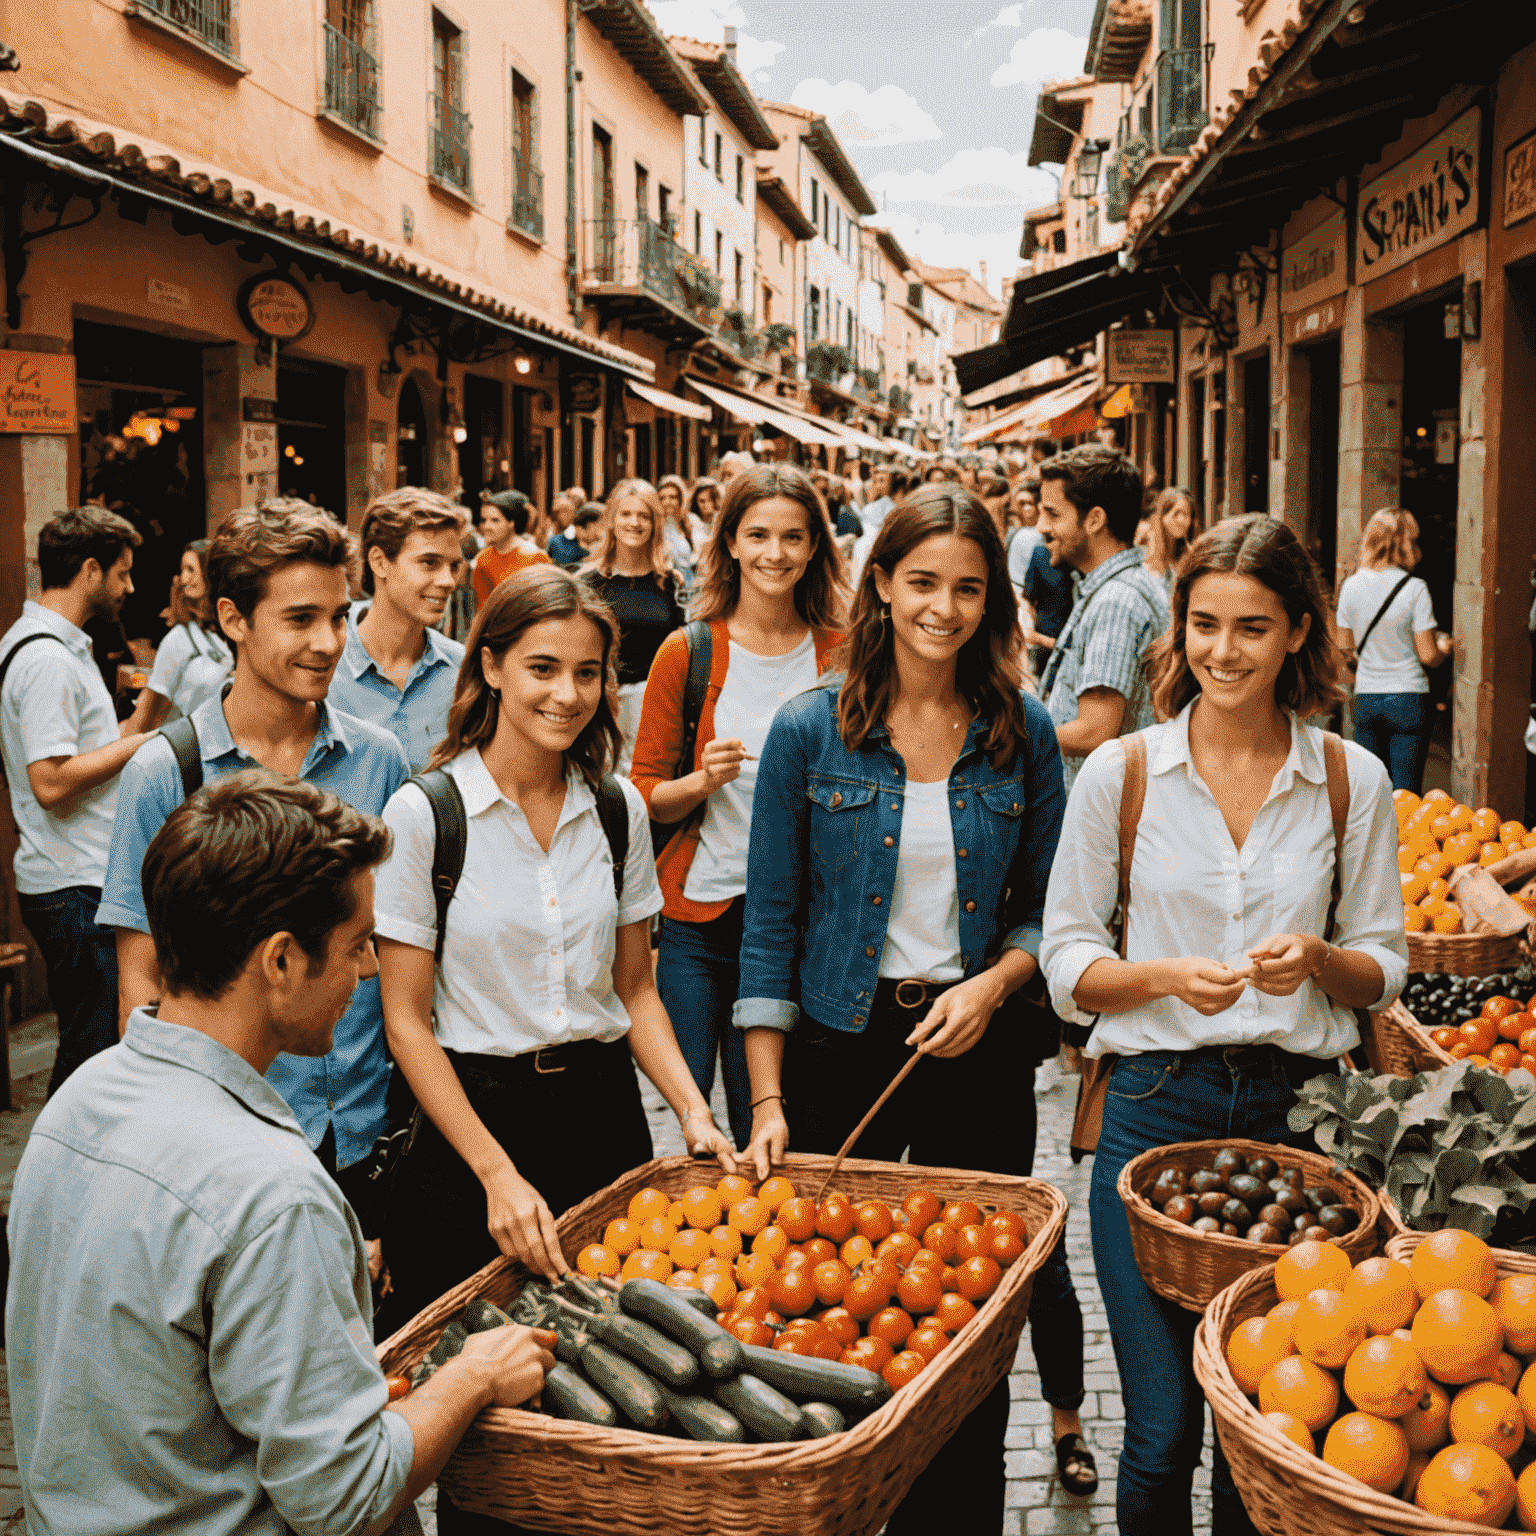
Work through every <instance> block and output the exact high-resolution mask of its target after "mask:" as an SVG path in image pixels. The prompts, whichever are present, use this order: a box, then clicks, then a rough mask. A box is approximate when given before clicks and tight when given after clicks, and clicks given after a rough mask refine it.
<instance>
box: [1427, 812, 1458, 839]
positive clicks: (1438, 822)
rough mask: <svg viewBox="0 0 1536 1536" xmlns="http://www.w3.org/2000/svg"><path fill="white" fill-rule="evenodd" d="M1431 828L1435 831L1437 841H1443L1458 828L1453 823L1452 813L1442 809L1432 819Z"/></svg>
mask: <svg viewBox="0 0 1536 1536" xmlns="http://www.w3.org/2000/svg"><path fill="white" fill-rule="evenodd" d="M1429 830H1430V831H1431V832H1433V833H1434V835H1435V841H1436V842H1437V843H1443V842H1444V841H1445V840H1446V838H1448V837H1449V836H1450V835H1451V833H1452V832H1454V831H1455V830H1456V829H1455V827H1453V826H1452V825H1451V817H1450V813H1449V812H1448V811H1442V812H1441V813H1440V814H1439V815H1438V816H1434V817H1432V818H1431V819H1430V823H1429Z"/></svg>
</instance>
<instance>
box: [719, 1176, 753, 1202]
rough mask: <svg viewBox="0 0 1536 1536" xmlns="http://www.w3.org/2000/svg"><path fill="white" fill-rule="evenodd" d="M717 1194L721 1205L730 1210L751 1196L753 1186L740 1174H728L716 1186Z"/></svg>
mask: <svg viewBox="0 0 1536 1536" xmlns="http://www.w3.org/2000/svg"><path fill="white" fill-rule="evenodd" d="M715 1193H716V1194H718V1195H719V1196H720V1203H721V1204H722V1205H723V1206H724V1207H725V1208H726V1210H730V1208H731V1207H732V1206H733V1205H735V1204H736V1203H737V1201H739V1200H745V1199H747V1198H748V1197H749V1196H750V1195H751V1193H752V1186H751V1185H750V1184H749V1183H748V1182H747V1181H746V1180H745V1179H744V1178H742V1176H741V1175H740V1174H739V1173H728V1174H726V1175H725V1177H724V1178H723V1179H721V1180H720V1182H719V1183H718V1184H716V1185H715Z"/></svg>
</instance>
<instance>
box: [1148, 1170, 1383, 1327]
mask: <svg viewBox="0 0 1536 1536" xmlns="http://www.w3.org/2000/svg"><path fill="white" fill-rule="evenodd" d="M1223 1147H1231V1148H1232V1149H1233V1150H1234V1151H1237V1152H1241V1153H1242V1154H1243V1156H1244V1157H1246V1158H1249V1159H1252V1158H1255V1157H1261V1156H1262V1157H1272V1158H1274V1159H1275V1160H1276V1161H1277V1162H1278V1163H1280V1164H1281V1165H1282V1166H1296V1167H1301V1168H1304V1169H1305V1170H1306V1172H1307V1180H1308V1182H1309V1183H1317V1184H1327V1185H1329V1186H1331V1187H1332V1188H1334V1189H1337V1190H1338V1191H1339V1193H1340V1195H1341V1196H1342V1197H1343V1198H1342V1202H1341V1203H1343V1204H1345V1205H1349V1206H1352V1207H1353V1208H1354V1210H1355V1211H1356V1212H1357V1213H1358V1215H1359V1217H1360V1221H1359V1223H1358V1224H1357V1225H1356V1227H1355V1229H1354V1231H1353V1232H1346V1233H1345V1234H1344V1236H1343V1237H1336V1238H1334V1239H1333V1241H1334V1242H1336V1243H1337V1244H1338V1245H1339V1247H1341V1248H1342V1249H1343V1250H1344V1252H1345V1253H1347V1254H1348V1255H1349V1262H1350V1263H1351V1264H1358V1263H1359V1262H1360V1260H1361V1259H1368V1258H1369V1257H1370V1256H1371V1255H1372V1254H1373V1253H1375V1251H1376V1246H1377V1234H1376V1218H1377V1200H1376V1195H1375V1193H1374V1192H1373V1191H1372V1190H1371V1188H1370V1186H1369V1185H1367V1184H1365V1183H1364V1182H1363V1181H1362V1180H1360V1179H1358V1178H1356V1177H1355V1175H1354V1174H1352V1173H1345V1172H1341V1171H1340V1170H1338V1169H1336V1168H1335V1167H1334V1166H1333V1164H1332V1163H1331V1162H1329V1160H1328V1159H1327V1158H1326V1157H1323V1156H1321V1155H1320V1154H1318V1153H1316V1152H1302V1151H1298V1150H1297V1149H1296V1148H1294V1147H1273V1146H1270V1145H1268V1144H1267V1143H1265V1142H1262V1141H1238V1140H1232V1141H1178V1142H1174V1143H1173V1144H1172V1145H1171V1146H1166V1147H1153V1148H1152V1150H1151V1151H1150V1152H1143V1153H1142V1154H1141V1156H1140V1157H1133V1158H1132V1159H1131V1160H1130V1162H1128V1163H1127V1164H1126V1165H1125V1167H1124V1168H1122V1169H1121V1170H1120V1180H1119V1190H1120V1198H1121V1200H1123V1201H1124V1202H1125V1211H1126V1215H1127V1216H1128V1217H1129V1218H1130V1222H1131V1246H1132V1248H1133V1249H1134V1250H1135V1252H1136V1264H1137V1267H1138V1268H1139V1269H1140V1270H1141V1276H1142V1279H1143V1280H1145V1281H1146V1282H1147V1284H1148V1286H1150V1287H1151V1288H1152V1289H1153V1290H1154V1291H1156V1292H1157V1294H1158V1295H1159V1296H1163V1297H1166V1298H1167V1299H1168V1300H1169V1301H1176V1302H1177V1303H1178V1304H1179V1305H1180V1306H1181V1307H1185V1308H1187V1309H1188V1310H1189V1311H1191V1312H1203V1311H1204V1310H1205V1308H1206V1306H1207V1305H1208V1303H1209V1302H1210V1300H1211V1298H1212V1297H1213V1296H1215V1295H1216V1293H1217V1292H1218V1291H1221V1290H1223V1289H1225V1287H1227V1286H1229V1285H1230V1284H1231V1283H1232V1282H1233V1281H1234V1280H1235V1279H1237V1277H1238V1276H1239V1275H1241V1274H1244V1273H1246V1272H1247V1271H1248V1270H1250V1269H1254V1268H1256V1267H1259V1266H1262V1265H1265V1264H1273V1263H1274V1262H1275V1260H1276V1259H1277V1258H1279V1257H1280V1255H1281V1254H1282V1253H1284V1252H1285V1249H1284V1247H1283V1246H1281V1245H1280V1244H1278V1243H1250V1242H1249V1241H1248V1240H1247V1239H1246V1238H1243V1237H1226V1236H1224V1235H1223V1234H1222V1233H1220V1232H1196V1231H1194V1229H1193V1228H1191V1227H1186V1226H1185V1225H1184V1224H1183V1223H1182V1222H1178V1221H1175V1220H1174V1219H1173V1218H1172V1217H1171V1216H1165V1215H1163V1213H1162V1212H1161V1211H1160V1210H1158V1208H1157V1207H1156V1206H1155V1205H1153V1204H1152V1201H1151V1199H1150V1198H1149V1196H1150V1194H1151V1190H1152V1186H1153V1185H1154V1184H1155V1183H1156V1182H1157V1176H1158V1174H1159V1173H1161V1172H1162V1170H1163V1169H1164V1168H1183V1169H1184V1170H1185V1171H1186V1172H1188V1173H1193V1172H1194V1171H1195V1170H1196V1169H1198V1168H1209V1167H1210V1166H1211V1159H1212V1158H1213V1157H1214V1156H1215V1155H1216V1153H1217V1152H1219V1151H1220V1150H1221V1149H1222V1148H1223Z"/></svg>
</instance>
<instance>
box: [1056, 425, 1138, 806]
mask: <svg viewBox="0 0 1536 1536" xmlns="http://www.w3.org/2000/svg"><path fill="white" fill-rule="evenodd" d="M1140 519H1141V476H1140V474H1139V473H1138V472H1137V469H1136V466H1135V464H1134V463H1133V462H1132V461H1131V460H1130V459H1128V458H1127V457H1126V456H1125V455H1124V454H1123V453H1119V452H1117V451H1116V450H1115V449H1113V448H1106V447H1105V446H1104V445H1103V444H1102V443H1085V444H1083V446H1081V447H1079V448H1072V449H1069V450H1068V451H1067V452H1066V453H1059V454H1057V455H1056V457H1055V458H1053V459H1047V460H1046V461H1045V463H1043V464H1042V465H1041V466H1040V518H1039V522H1038V523H1037V525H1036V526H1037V527H1038V528H1039V529H1040V533H1041V535H1042V537H1043V538H1044V539H1045V547H1046V549H1047V550H1049V552H1050V562H1051V565H1052V566H1053V567H1055V568H1056V569H1057V570H1072V571H1076V572H1077V573H1078V575H1079V576H1081V577H1082V583H1081V585H1080V586H1079V587H1078V590H1077V598H1076V601H1075V602H1074V603H1073V605H1072V613H1071V616H1070V617H1069V618H1068V619H1067V622H1066V625H1065V626H1064V627H1063V629H1062V631H1061V633H1060V635H1059V636H1058V637H1057V638H1056V643H1055V647H1054V649H1053V650H1052V651H1051V656H1050V660H1049V661H1048V662H1047V663H1046V667H1045V676H1044V678H1043V679H1042V680H1041V684H1040V697H1041V700H1042V702H1043V703H1044V704H1045V706H1046V708H1047V709H1048V710H1049V711H1050V714H1051V719H1053V720H1054V721H1055V722H1056V740H1057V743H1058V744H1059V745H1060V747H1061V763H1062V771H1063V774H1064V777H1065V781H1066V787H1067V789H1068V790H1069V791H1070V790H1071V788H1072V782H1073V780H1074V779H1076V777H1077V773H1078V770H1079V769H1080V768H1081V767H1082V765H1083V759H1084V758H1085V757H1087V756H1088V754H1089V753H1090V752H1092V751H1093V749H1094V748H1095V747H1097V746H1099V745H1101V744H1102V743H1103V742H1106V741H1111V740H1113V739H1114V738H1115V737H1116V736H1129V735H1131V734H1132V733H1133V732H1136V731H1140V730H1144V729H1145V728H1146V727H1147V726H1149V725H1152V724H1154V723H1155V721H1156V715H1155V714H1154V713H1153V709H1152V693H1151V688H1150V686H1149V684H1148V681H1147V672H1146V663H1145V659H1144V658H1145V652H1146V649H1147V647H1148V646H1149V645H1150V644H1151V643H1152V641H1153V640H1155V639H1156V638H1157V637H1158V636H1159V635H1160V634H1162V632H1163V631H1164V630H1165V629H1167V627H1168V593H1167V589H1166V588H1165V587H1164V586H1163V584H1162V582H1161V581H1159V580H1158V578H1157V577H1156V576H1154V575H1153V574H1152V572H1150V571H1149V570H1147V569H1146V568H1145V567H1144V566H1143V564H1142V559H1141V551H1140V550H1139V549H1136V548H1135V547H1134V546H1133V544H1132V540H1133V539H1134V538H1135V537H1136V524H1137V523H1138V522H1139V521H1140Z"/></svg>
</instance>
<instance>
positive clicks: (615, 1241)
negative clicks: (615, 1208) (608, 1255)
mask: <svg viewBox="0 0 1536 1536" xmlns="http://www.w3.org/2000/svg"><path fill="white" fill-rule="evenodd" d="M603 1246H604V1247H605V1248H612V1249H613V1251H614V1252H615V1253H616V1254H618V1256H619V1257H620V1258H621V1259H627V1258H628V1257H629V1256H630V1254H632V1253H633V1252H634V1251H635V1249H636V1248H638V1247H639V1246H640V1223H639V1222H638V1221H631V1220H630V1219H629V1217H627V1216H619V1217H616V1218H615V1219H614V1220H613V1221H610V1222H609V1223H608V1225H607V1226H606V1227H604V1228H603Z"/></svg>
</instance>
